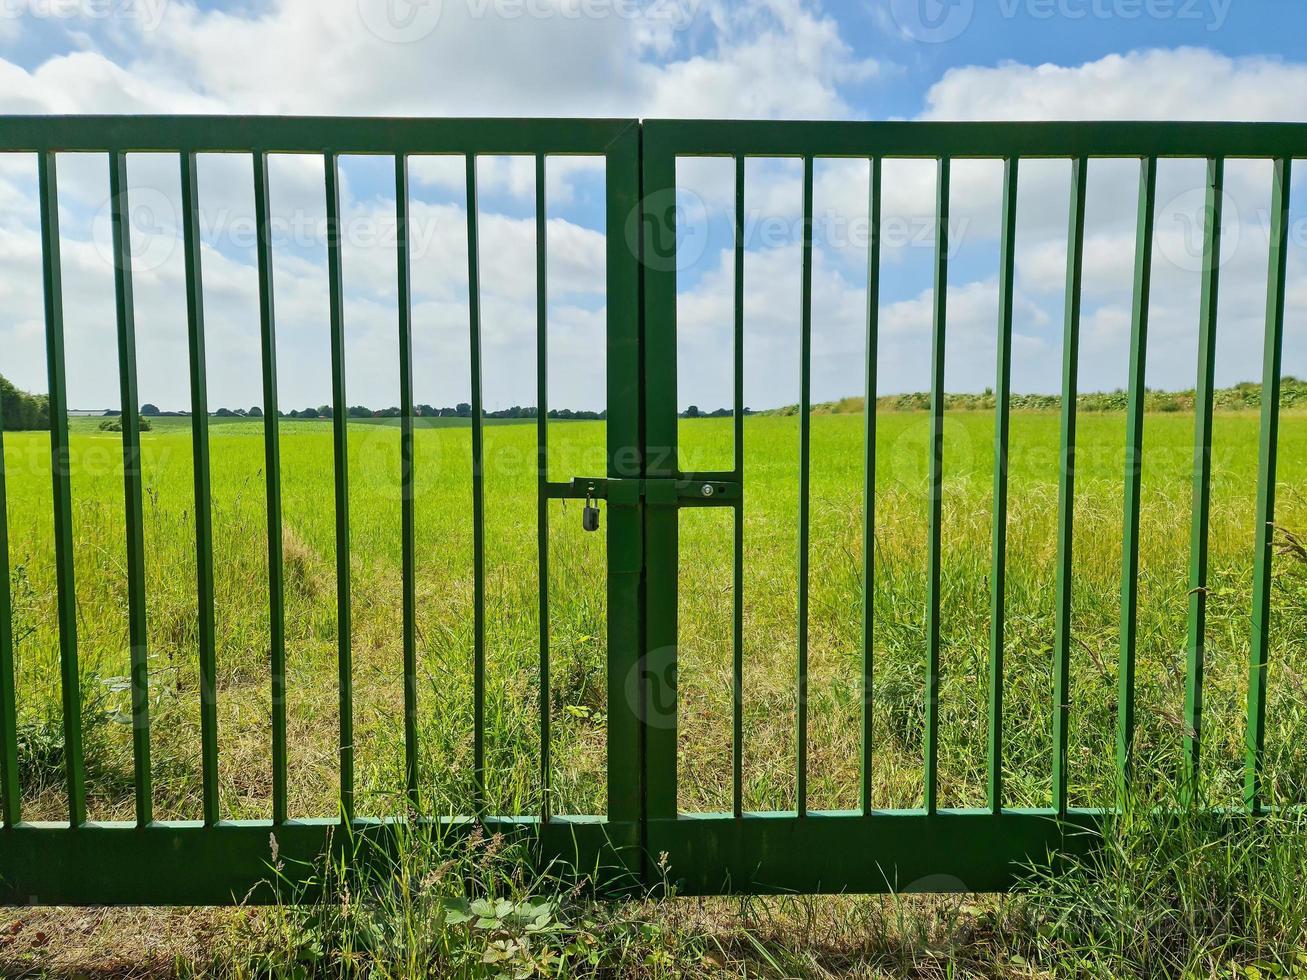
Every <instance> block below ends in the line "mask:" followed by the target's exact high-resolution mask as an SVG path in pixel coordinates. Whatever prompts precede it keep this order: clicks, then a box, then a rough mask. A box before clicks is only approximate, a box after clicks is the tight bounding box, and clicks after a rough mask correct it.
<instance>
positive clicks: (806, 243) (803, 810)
mask: <svg viewBox="0 0 1307 980" xmlns="http://www.w3.org/2000/svg"><path fill="white" fill-rule="evenodd" d="M802 303H803V305H802V307H801V308H800V321H799V608H798V621H799V630H798V634H799V635H798V641H799V650H798V654H799V655H798V701H799V703H798V738H797V742H798V753H797V759H796V760H795V761H796V767H795V773H796V779H795V789H794V797H795V808H796V810H797V811H798V814H799V816H801V817H803V816H806V815H807V813H808V563H809V559H808V551H809V541H808V524H809V509H810V507H811V502H810V500H809V497H810V492H809V482H810V480H809V474H810V470H811V469H812V155H811V154H808V155H807V156H805V157H804V158H803V299H802Z"/></svg>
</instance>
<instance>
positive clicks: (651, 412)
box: [609, 125, 680, 852]
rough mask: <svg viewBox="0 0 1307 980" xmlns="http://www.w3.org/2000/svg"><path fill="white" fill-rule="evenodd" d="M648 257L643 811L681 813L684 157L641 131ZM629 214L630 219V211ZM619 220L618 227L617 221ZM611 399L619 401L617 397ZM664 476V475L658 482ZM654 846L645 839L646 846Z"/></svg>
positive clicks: (643, 255) (644, 254) (643, 239)
mask: <svg viewBox="0 0 1307 980" xmlns="http://www.w3.org/2000/svg"><path fill="white" fill-rule="evenodd" d="M642 140H643V145H642V148H641V150H642V152H641V154H640V175H641V181H642V195H641V205H640V206H641V212H640V214H639V217H640V219H641V224H640V225H639V227H640V228H641V229H642V232H643V233H642V234H641V236H640V261H641V268H642V271H643V274H644V275H643V278H644V309H643V316H642V318H643V321H644V328H643V329H644V336H643V338H642V345H641V346H642V349H643V352H644V377H643V379H642V385H643V391H642V395H641V401H642V402H643V413H644V418H643V424H644V465H643V475H644V476H645V478H646V484H647V487H648V490H649V492H647V493H646V494H645V498H644V502H643V510H644V543H643V544H644V568H643V572H644V576H645V586H644V629H645V647H644V651H643V658H644V664H643V667H642V668H641V670H640V677H639V680H640V685H641V688H642V691H641V693H640V695H639V697H640V700H641V702H642V710H643V723H644V763H643V769H644V781H645V799H644V808H643V814H642V815H643V817H644V818H645V819H646V820H649V819H653V818H669V817H675V816H676V753H677V720H678V719H677V698H678V691H677V682H676V681H677V678H676V670H677V657H676V641H677V633H678V623H677V619H678V609H677V574H678V561H679V554H680V543H679V529H678V517H677V509H676V504H677V497H676V492H675V487H674V486H673V485H671V481H672V480H674V478H675V477H676V476H677V475H678V474H677V418H676V278H677V276H676V261H677V253H676V197H675V187H676V156H675V154H673V153H668V152H666V151H664V150H662V149H661V148H660V147H659V145H658V144H657V142H656V141H654V140H653V139H651V134H650V131H649V128H648V125H645V127H644V129H643V133H642ZM623 220H627V219H626V218H623ZM610 227H611V226H610ZM609 404H610V405H611V404H612V402H611V401H610V402H609ZM655 481H656V482H655ZM649 846H650V844H649V842H648V840H647V834H646V841H645V850H646V852H647V851H648V848H649Z"/></svg>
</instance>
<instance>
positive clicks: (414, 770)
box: [395, 153, 421, 809]
mask: <svg viewBox="0 0 1307 980" xmlns="http://www.w3.org/2000/svg"><path fill="white" fill-rule="evenodd" d="M408 215H409V211H408V157H406V156H404V155H403V154H402V153H401V154H398V155H397V156H396V157H395V270H396V282H395V295H396V300H397V302H396V305H397V307H398V310H399V467H400V517H399V521H400V530H399V533H400V538H401V541H400V550H401V552H402V557H401V559H400V561H401V562H402V565H403V569H402V571H401V575H402V578H403V582H402V586H401V588H402V589H403V599H402V605H403V617H404V626H403V630H404V640H403V643H404V784H405V789H406V790H407V792H408V800H409V805H410V806H411V807H413V808H414V809H416V808H417V807H418V805H419V803H420V802H421V797H420V794H419V792H418V778H419V777H418V659H417V518H416V514H415V513H414V509H415V503H414V499H413V498H414V497H415V496H416V491H415V489H414V482H413V481H414V460H413V414H414V413H413V292H412V286H411V283H410V275H411V272H412V269H411V263H410V261H409V242H408Z"/></svg>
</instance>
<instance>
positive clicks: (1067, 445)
mask: <svg viewBox="0 0 1307 980" xmlns="http://www.w3.org/2000/svg"><path fill="white" fill-rule="evenodd" d="M1087 168H1088V164H1087V162H1086V160H1085V158H1084V157H1078V158H1076V159H1075V160H1073V161H1072V162H1071V217H1070V226H1071V227H1070V238H1069V242H1068V245H1067V256H1066V316H1065V320H1064V325H1063V332H1062V434H1061V440H1060V441H1061V464H1062V465H1061V476H1060V479H1059V481H1058V507H1057V599H1056V602H1057V607H1056V610H1055V615H1054V619H1055V624H1054V636H1053V806H1054V808H1055V809H1056V810H1057V812H1058V813H1059V814H1062V813H1066V812H1067V782H1068V772H1067V765H1068V759H1067V736H1068V722H1069V720H1070V716H1071V642H1072V640H1071V567H1072V565H1071V543H1072V541H1073V540H1074V539H1073V536H1072V518H1073V517H1074V515H1075V497H1076V489H1075V474H1076V378H1077V376H1078V374H1079V362H1080V286H1081V280H1082V278H1083V270H1084V259H1085V188H1086V178H1087V173H1086V171H1087Z"/></svg>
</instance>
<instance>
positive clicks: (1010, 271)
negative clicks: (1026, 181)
mask: <svg viewBox="0 0 1307 980" xmlns="http://www.w3.org/2000/svg"><path fill="white" fill-rule="evenodd" d="M1018 172H1019V162H1018V161H1017V159H1016V158H1015V157H1009V158H1008V159H1006V160H1005V161H1003V227H1002V231H1001V233H1000V235H1001V237H1000V245H999V250H1000V258H999V281H998V341H997V344H996V348H997V359H998V365H997V367H996V369H995V374H996V377H995V381H994V524H993V528H992V531H991V534H992V538H993V542H992V546H991V548H990V556H991V564H990V572H989V787H988V789H989V794H988V795H989V808H990V810H991V811H993V812H994V813H997V812H999V811H1000V810H1002V809H1003V676H1004V674H1003V653H1004V649H1005V647H1004V643H1005V637H1004V635H1003V631H1004V628H1005V624H1006V621H1007V620H1006V615H1005V614H1006V604H1005V601H1006V597H1007V484H1008V437H1009V435H1010V431H1011V425H1010V418H1009V415H1010V408H1011V405H1010V400H1011V397H1012V290H1013V288H1014V283H1015V281H1016V256H1017V174H1018Z"/></svg>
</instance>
